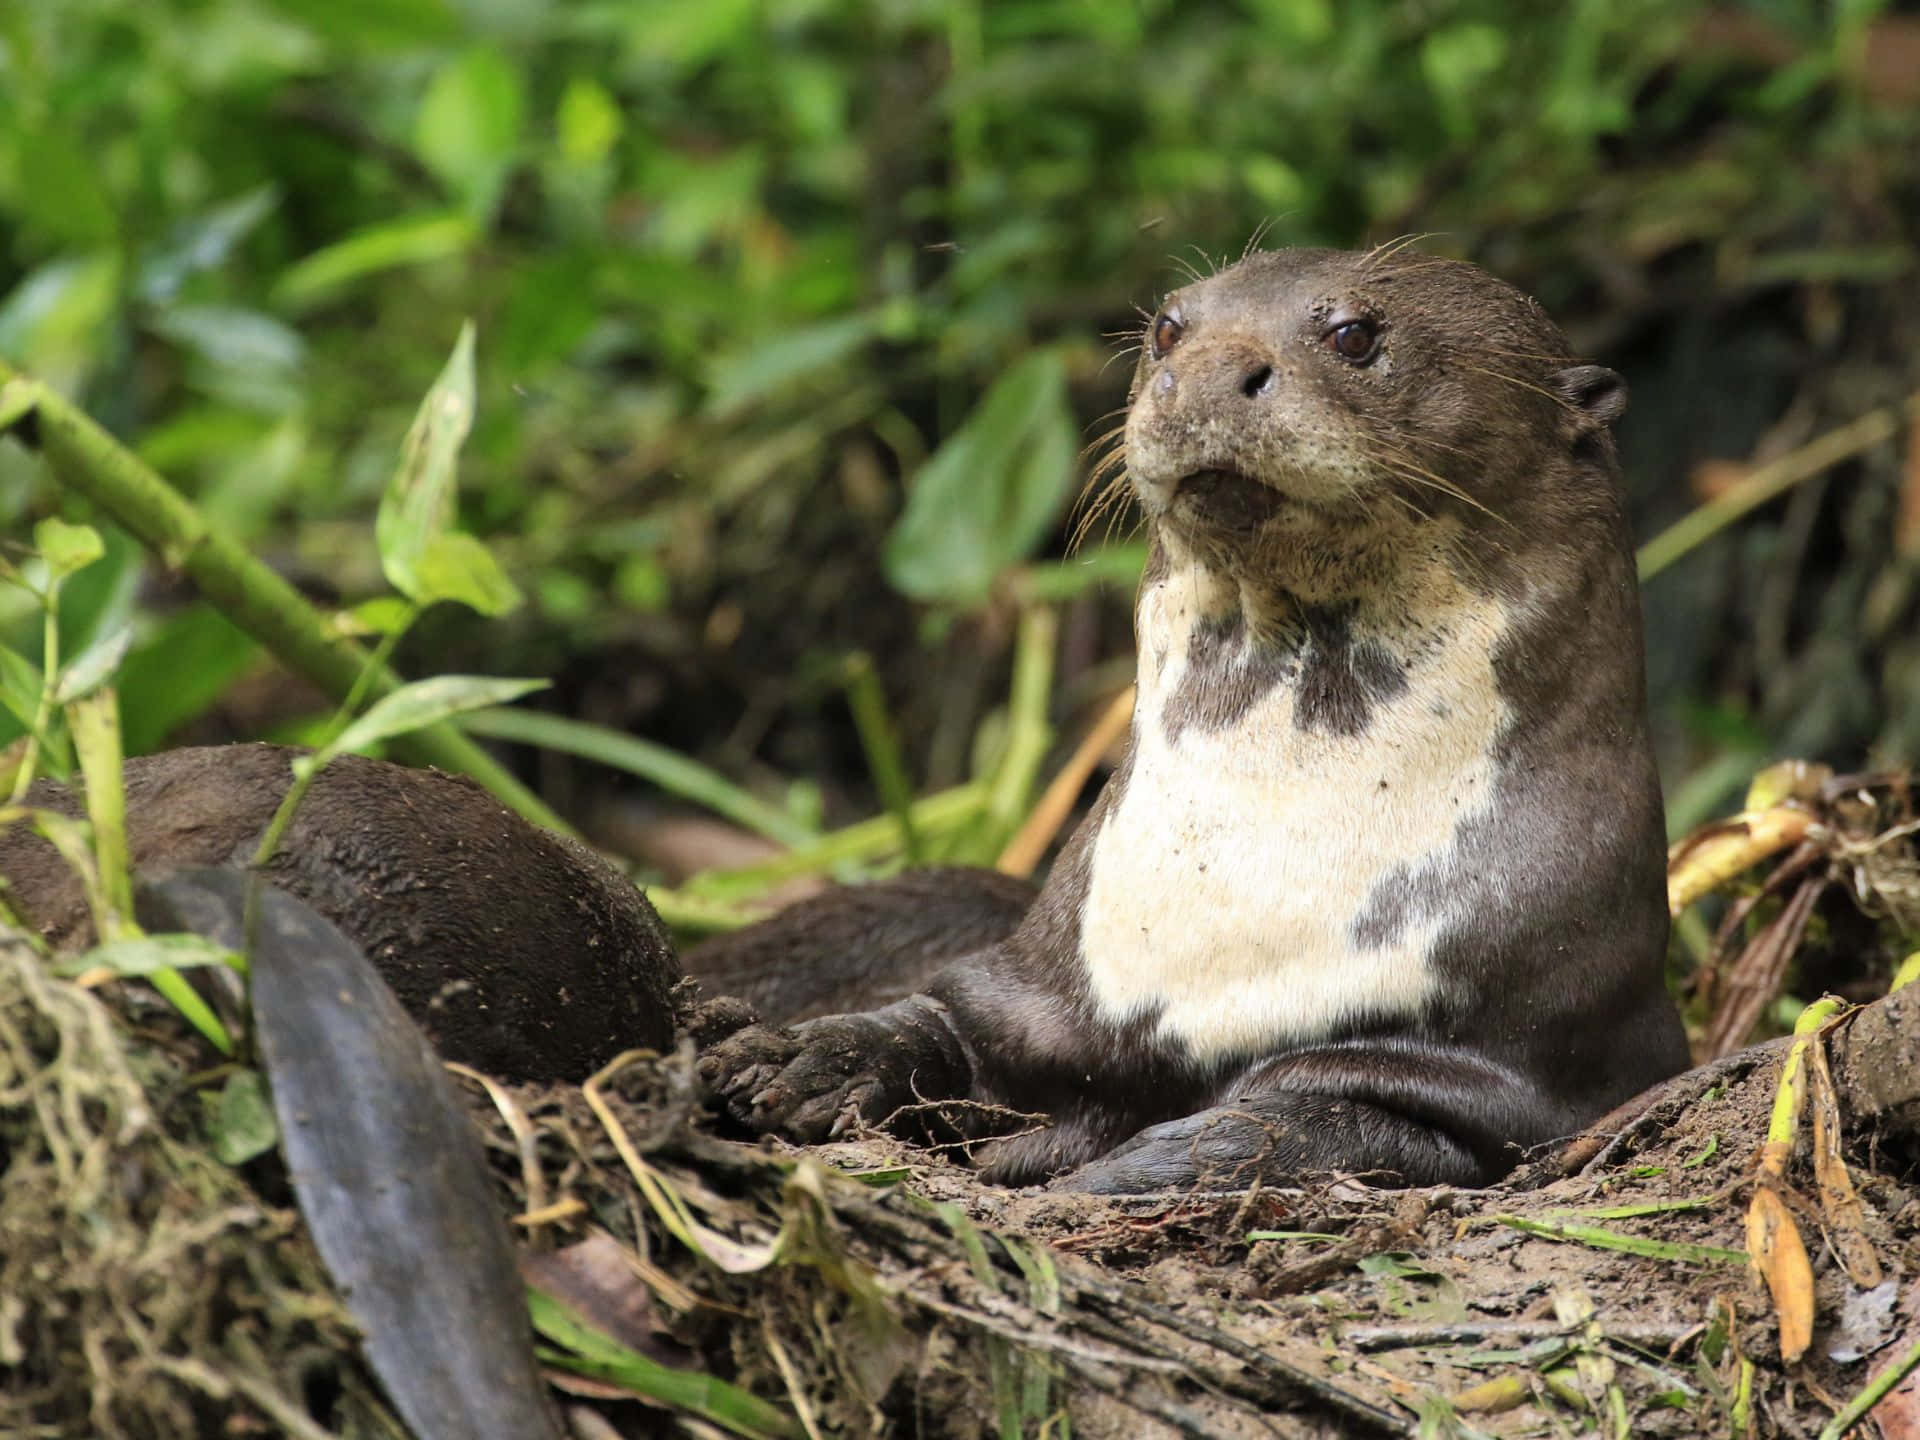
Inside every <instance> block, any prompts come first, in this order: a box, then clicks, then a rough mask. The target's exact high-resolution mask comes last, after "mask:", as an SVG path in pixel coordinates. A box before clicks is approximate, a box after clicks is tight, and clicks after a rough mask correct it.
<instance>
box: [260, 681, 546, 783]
mask: <svg viewBox="0 0 1920 1440" xmlns="http://www.w3.org/2000/svg"><path fill="white" fill-rule="evenodd" d="M547 683H548V682H546V681H545V680H500V679H495V678H494V677H492V676H490V675H435V676H433V677H432V678H431V679H427V680H416V681H414V682H413V683H412V684H411V685H402V686H401V687H400V688H399V689H398V690H395V691H394V692H393V693H392V694H391V695H384V696H382V697H381V698H380V699H379V700H377V701H375V702H374V703H373V705H372V706H370V707H369V708H368V710H367V713H366V714H364V715H362V716H361V717H360V718H359V719H358V720H356V721H354V722H353V723H352V724H351V725H349V726H348V727H347V728H346V729H345V730H343V731H341V732H340V735H339V737H338V738H337V739H336V740H335V741H334V742H333V743H332V744H331V745H328V746H326V747H325V748H323V749H321V750H317V751H315V752H314V753H313V754H312V755H304V756H301V757H300V758H299V759H297V760H295V761H294V762H293V768H294V771H295V773H296V774H303V773H307V772H310V771H314V770H318V769H319V768H320V767H321V766H323V765H325V764H326V763H327V762H328V761H329V760H331V759H333V757H334V756H336V755H344V754H347V753H348V752H349V751H354V750H364V749H366V748H367V746H369V745H373V744H376V743H378V742H379V741H381V740H390V739H392V738H393V737H394V736H395V735H406V734H409V733H411V732H412V731H415V730H418V729H420V728H422V727H423V726H427V725H432V724H434V723H435V722H436V721H440V720H445V719H446V718H447V717H448V716H449V715H458V714H460V713H462V712H463V711H467V710H484V709H485V708H486V707H487V706H489V705H505V704H507V703H508V702H509V701H511V700H518V699H519V698H520V697H521V696H522V695H530V694H532V693H533V692H534V691H535V690H544V689H546V688H547Z"/></svg>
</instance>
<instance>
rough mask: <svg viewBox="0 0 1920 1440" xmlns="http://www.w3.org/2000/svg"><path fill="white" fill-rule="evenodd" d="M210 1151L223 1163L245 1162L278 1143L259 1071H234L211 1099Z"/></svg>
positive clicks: (270, 1101) (269, 1103)
mask: <svg viewBox="0 0 1920 1440" xmlns="http://www.w3.org/2000/svg"><path fill="white" fill-rule="evenodd" d="M211 1128H212V1131H213V1135H212V1138H213V1153H214V1155H215V1156H216V1157H217V1158H218V1159H219V1160H220V1163H221V1164H223V1165H244V1164H246V1163H247V1161H249V1160H251V1159H253V1158H254V1157H255V1156H258V1155H264V1154H266V1153H267V1151H269V1150H271V1149H273V1147H274V1146H275V1145H278V1144H279V1143H280V1125H279V1122H278V1121H277V1120H275V1119H274V1115H273V1101H272V1099H271V1098H270V1097H269V1096H268V1094H267V1082H266V1081H265V1080H264V1079H263V1078H262V1077H261V1074H260V1072H259V1071H258V1070H236V1071H235V1072H234V1073H233V1074H231V1075H229V1076H228V1077H227V1083H226V1084H225V1085H223V1086H221V1088H220V1098H219V1099H218V1100H217V1101H215V1102H214V1106H213V1116H212V1125H211Z"/></svg>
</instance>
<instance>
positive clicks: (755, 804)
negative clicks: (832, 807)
mask: <svg viewBox="0 0 1920 1440" xmlns="http://www.w3.org/2000/svg"><path fill="white" fill-rule="evenodd" d="M455 723H456V724H458V725H459V726H460V728H461V729H463V730H465V731H467V732H468V733H469V734H473V735H484V736H486V737H487V738H488V739H491V740H508V741H512V742H514V743H516V744H521V745H532V746H534V747H536V748H537V749H541V750H552V751H555V752H557V753H559V754H562V755H577V756H579V757H580V758H581V759H582V760H592V761H594V762H595V763H597V764H600V765H606V766H610V767H612V768H613V769H615V770H624V771H626V772H627V773H628V774H629V775H638V776H639V777H640V778H641V779H643V780H648V781H651V782H652V783H653V784H655V785H658V786H659V787H660V788H661V789H662V790H665V791H667V792H668V793H669V794H672V795H678V796H679V797H680V798H681V799H683V800H691V801H693V802H694V803H695V804H698V805H704V806H706V807H707V809H709V810H711V811H713V812H714V814H716V815H722V816H725V817H726V818H727V819H729V820H731V821H733V822H734V823H735V824H737V825H742V826H744V827H745V828H747V829H749V830H752V831H755V832H756V833H758V834H761V835H764V836H766V837H767V838H768V839H769V840H774V841H778V842H779V843H780V844H782V845H787V846H799V845H811V844H812V843H813V842H814V841H816V840H818V839H819V838H820V835H819V832H818V831H816V830H813V829H812V828H810V827H808V826H806V825H803V824H801V823H800V822H799V821H798V820H796V819H794V818H793V816H791V815H789V814H787V812H786V811H784V810H782V809H780V808H779V807H778V806H774V805H769V804H768V803H767V802H766V801H764V800H762V799H760V798H759V797H758V796H757V795H754V794H752V793H751V792H750V791H747V790H743V789H741V788H740V787H739V786H738V785H735V784H733V783H732V782H731V781H730V780H728V779H727V778H726V777H725V776H723V775H719V774H716V773H715V772H714V771H712V770H709V769H708V768H707V767H706V766H704V765H702V764H700V763H699V762H698V761H694V760H689V759H688V758H687V757H686V756H684V755H682V754H680V753H679V752H678V751H677V750H669V749H668V748H667V747H666V746H664V745H656V744H654V743H653V742H652V741H651V740H642V739H639V738H638V737H637V736H633V735H626V734H622V733H621V732H620V731H618V730H609V729H608V728H607V727H606V726H604V725H594V724H592V723H590V722H588V721H585V720H571V719H568V718H567V717H566V716H564V715H550V714H548V713H547V712H546V711H544V710H527V709H519V708H510V707H506V706H502V707H500V708H499V709H490V710H469V711H468V712H467V713H465V714H464V715H462V716H461V717H460V718H459V720H458V721H456V722H455Z"/></svg>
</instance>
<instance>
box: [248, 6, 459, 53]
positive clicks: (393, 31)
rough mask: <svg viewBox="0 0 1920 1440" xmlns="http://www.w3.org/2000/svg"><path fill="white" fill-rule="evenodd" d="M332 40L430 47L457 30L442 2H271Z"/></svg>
mask: <svg viewBox="0 0 1920 1440" xmlns="http://www.w3.org/2000/svg"><path fill="white" fill-rule="evenodd" d="M272 3H273V7H274V8H275V9H276V10H279V11H280V12H281V13H282V14H285V15H288V16H292V17H294V18H296V19H298V20H300V21H302V22H304V23H305V24H307V25H310V26H311V27H313V29H314V30H315V31H317V32H318V33H319V34H321V35H324V36H326V37H327V38H328V39H330V40H333V41H334V42H336V43H337V44H340V45H342V46H346V47H350V48H352V49H359V50H374V49H386V48H395V49H399V48H412V47H417V46H421V45H430V44H432V43H434V42H435V41H438V40H445V39H448V38H450V37H452V36H454V35H457V34H458V33H459V27H460V22H459V21H458V19H457V18H456V17H455V14H454V10H453V7H452V5H450V4H449V3H448V0H272Z"/></svg>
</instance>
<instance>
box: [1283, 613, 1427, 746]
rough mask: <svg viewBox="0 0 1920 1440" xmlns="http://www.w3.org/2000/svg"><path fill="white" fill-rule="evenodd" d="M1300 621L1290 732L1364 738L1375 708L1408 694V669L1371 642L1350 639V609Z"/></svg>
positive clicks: (1368, 637) (1308, 617) (1351, 614)
mask: <svg viewBox="0 0 1920 1440" xmlns="http://www.w3.org/2000/svg"><path fill="white" fill-rule="evenodd" d="M1304 619H1305V622H1306V623H1305V628H1306V641H1305V644H1304V645H1303V646H1302V652H1301V653H1302V663H1301V669H1300V694H1299V699H1298V700H1297V702H1296V703H1295V705H1294V709H1293V723H1294V726H1295V727H1296V728H1297V729H1301V730H1320V731H1324V732H1325V733H1327V734H1329V735H1364V734H1365V733H1366V731H1367V726H1368V724H1369V723H1370V722H1371V721H1372V719H1373V707H1374V706H1375V705H1379V704H1383V703H1385V702H1386V701H1389V700H1394V699H1397V698H1399V697H1400V696H1402V695H1404V694H1406V693H1407V667H1406V666H1405V665H1403V664H1401V662H1400V661H1399V660H1397V659H1395V658H1394V656H1393V654H1392V652H1390V651H1389V650H1388V649H1387V647H1386V646H1384V645H1382V644H1381V643H1380V642H1379V641H1378V640H1375V639H1373V638H1372V637H1371V636H1363V637H1361V638H1359V639H1355V638H1354V635H1353V612H1352V610H1351V609H1340V610H1331V609H1328V610H1308V611H1307V612H1306V614H1305V616H1304Z"/></svg>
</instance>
